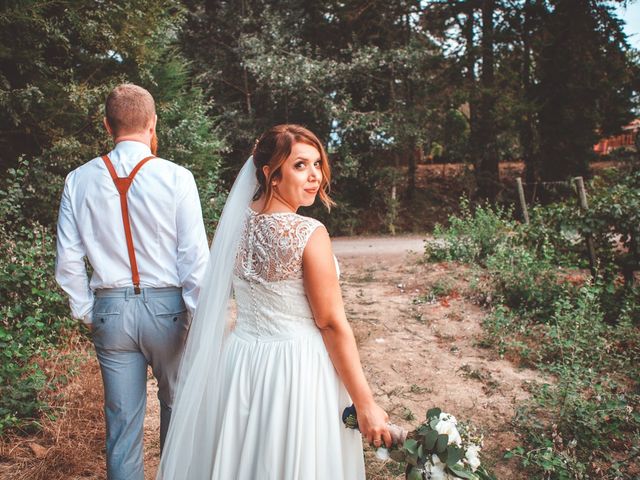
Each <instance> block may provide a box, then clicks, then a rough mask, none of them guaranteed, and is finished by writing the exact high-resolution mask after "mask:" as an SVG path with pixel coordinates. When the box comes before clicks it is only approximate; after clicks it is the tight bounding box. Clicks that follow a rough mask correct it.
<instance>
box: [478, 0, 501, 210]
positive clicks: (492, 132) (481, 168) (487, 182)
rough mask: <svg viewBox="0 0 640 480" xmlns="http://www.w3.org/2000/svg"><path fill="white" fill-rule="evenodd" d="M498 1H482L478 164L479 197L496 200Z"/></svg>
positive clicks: (497, 185)
mask: <svg viewBox="0 0 640 480" xmlns="http://www.w3.org/2000/svg"><path fill="white" fill-rule="evenodd" d="M494 12H495V0H483V2H482V45H481V50H482V75H481V85H482V90H481V93H480V112H479V129H478V130H479V131H478V135H479V140H480V142H481V143H482V145H481V147H480V148H481V149H480V151H479V152H478V157H477V158H478V162H477V163H476V182H477V184H478V196H480V197H481V198H485V199H487V200H495V198H496V196H497V194H498V190H499V186H500V175H499V171H498V151H497V146H496V126H495V120H496V119H495V102H496V99H495V89H494V60H495V59H494V51H493V43H494V38H493V15H494Z"/></svg>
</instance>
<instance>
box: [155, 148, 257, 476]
mask: <svg viewBox="0 0 640 480" xmlns="http://www.w3.org/2000/svg"><path fill="white" fill-rule="evenodd" d="M257 186H258V185H257V182H256V175H255V166H254V164H253V157H249V159H248V160H247V161H246V163H245V164H244V166H243V167H242V169H241V170H240V173H239V174H238V177H237V178H236V181H235V182H234V184H233V187H232V188H231V191H230V193H229V196H228V198H227V202H226V204H225V206H224V209H223V211H222V215H221V217H220V221H219V222H218V227H217V228H216V232H215V235H214V238H213V243H212V246H211V255H210V257H209V263H208V265H207V268H206V272H205V275H204V280H203V282H202V285H201V287H200V295H199V299H198V305H197V307H196V311H195V314H194V318H193V320H192V322H191V327H190V330H189V336H188V338H187V343H186V346H185V351H184V354H183V358H182V362H181V364H180V370H179V374H178V385H177V388H176V397H175V399H174V403H173V411H172V414H171V423H170V425H169V432H168V434H167V438H166V442H165V445H164V449H163V453H162V458H161V460H160V466H159V469H158V474H157V477H156V478H157V480H203V479H210V478H211V470H212V466H213V461H214V458H213V453H214V451H215V445H214V441H215V435H216V431H217V430H218V428H219V426H218V425H215V422H216V417H217V415H216V412H217V409H218V408H219V406H220V394H221V392H220V389H219V388H218V387H219V385H220V379H221V365H220V363H221V362H220V358H221V353H222V347H223V344H224V339H225V337H226V335H227V333H228V332H227V318H228V308H229V300H230V297H231V281H232V276H233V269H234V265H235V259H236V253H237V250H238V245H239V243H240V236H241V234H242V229H243V227H244V222H245V218H246V215H247V207H248V206H249V204H250V202H251V200H252V198H253V196H254V194H255V192H256V190H257ZM231 448H233V447H231Z"/></svg>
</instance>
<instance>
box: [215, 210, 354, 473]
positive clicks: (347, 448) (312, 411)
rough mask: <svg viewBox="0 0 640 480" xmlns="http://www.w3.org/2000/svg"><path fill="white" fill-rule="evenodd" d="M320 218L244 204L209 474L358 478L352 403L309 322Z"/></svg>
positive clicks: (320, 339)
mask: <svg viewBox="0 0 640 480" xmlns="http://www.w3.org/2000/svg"><path fill="white" fill-rule="evenodd" d="M319 226H321V224H320V223H319V222H318V221H316V220H313V219H311V218H308V217H303V216H301V215H297V214H294V213H272V214H256V213H255V212H253V211H252V210H251V209H249V210H248V211H247V222H246V224H245V227H244V230H243V234H242V237H241V241H240V247H239V250H238V252H239V253H238V256H237V258H236V264H235V269H234V276H233V290H234V293H235V299H236V304H237V320H236V324H235V328H233V330H232V332H231V333H230V334H229V337H228V338H227V340H226V342H225V346H224V350H223V354H222V362H223V363H222V366H223V373H222V376H223V378H222V384H221V385H219V387H220V388H221V389H222V392H223V398H222V401H221V402H220V406H219V409H218V411H217V416H218V419H217V421H216V422H215V424H216V425H217V426H218V431H217V432H215V434H216V435H215V436H216V441H215V445H216V451H215V452H214V459H213V460H214V461H213V474H212V478H213V479H216V480H234V479H235V480H299V479H300V480H302V479H304V480H309V479H317V480H359V479H364V478H365V473H364V460H363V454H362V440H361V436H360V434H359V432H357V431H355V430H350V429H347V428H345V427H344V425H343V424H342V420H341V415H342V411H343V410H344V408H345V407H348V406H349V405H351V400H350V399H349V396H348V394H347V392H346V390H345V387H344V385H343V384H342V382H341V380H340V378H339V377H338V375H337V373H336V371H335V369H334V367H333V364H332V363H331V359H330V358H329V354H328V353H327V350H326V347H325V345H324V343H323V340H322V336H321V334H320V331H319V329H318V328H317V326H316V325H315V322H314V319H313V314H312V312H311V308H310V306H309V302H308V300H307V297H306V295H305V290H304V285H303V279H302V254H303V251H304V248H305V245H306V243H307V241H308V239H309V237H310V236H311V234H312V233H313V232H314V230H315V229H316V228H317V227H319Z"/></svg>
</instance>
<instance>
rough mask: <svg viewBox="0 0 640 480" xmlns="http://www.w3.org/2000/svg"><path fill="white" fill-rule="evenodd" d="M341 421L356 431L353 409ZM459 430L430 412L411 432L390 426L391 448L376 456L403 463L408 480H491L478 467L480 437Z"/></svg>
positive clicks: (440, 413)
mask: <svg viewBox="0 0 640 480" xmlns="http://www.w3.org/2000/svg"><path fill="white" fill-rule="evenodd" d="M342 421H343V422H344V424H345V426H347V427H348V428H358V420H357V414H356V410H355V408H354V406H353V405H352V406H351V407H348V408H346V409H345V410H344V412H343V414H342ZM460 427H461V428H460V429H459V425H458V421H457V420H456V418H455V417H454V416H453V415H451V414H449V413H445V412H443V411H442V410H440V409H439V408H432V409H431V410H429V411H428V412H427V418H426V421H425V422H424V423H422V424H421V425H419V426H418V428H416V429H415V430H413V431H411V432H408V433H407V432H404V431H402V430H401V429H400V428H399V427H397V426H395V425H391V426H390V431H391V434H392V439H393V446H392V447H391V448H390V449H386V448H379V449H378V451H377V453H376V455H377V456H378V458H381V459H387V458H389V457H390V458H392V459H393V460H395V461H397V462H400V463H405V464H406V470H405V475H406V478H407V480H453V479H456V478H465V479H468V480H492V479H494V477H493V476H492V475H491V474H489V473H488V472H487V471H486V470H485V469H484V468H483V467H482V466H481V465H480V458H479V453H480V447H481V444H482V437H481V436H477V435H474V434H473V433H472V432H471V431H470V429H468V428H466V427H464V426H460ZM398 430H400V432H399V431H398Z"/></svg>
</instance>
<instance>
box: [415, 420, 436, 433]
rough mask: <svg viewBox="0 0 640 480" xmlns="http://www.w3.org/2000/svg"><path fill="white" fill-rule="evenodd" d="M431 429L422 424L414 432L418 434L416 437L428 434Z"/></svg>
mask: <svg viewBox="0 0 640 480" xmlns="http://www.w3.org/2000/svg"><path fill="white" fill-rule="evenodd" d="M431 430H432V429H431V427H430V426H429V425H425V424H424V423H423V424H422V425H420V426H419V427H418V428H417V429H416V432H418V435H426V434H427V433H429V431H431Z"/></svg>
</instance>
